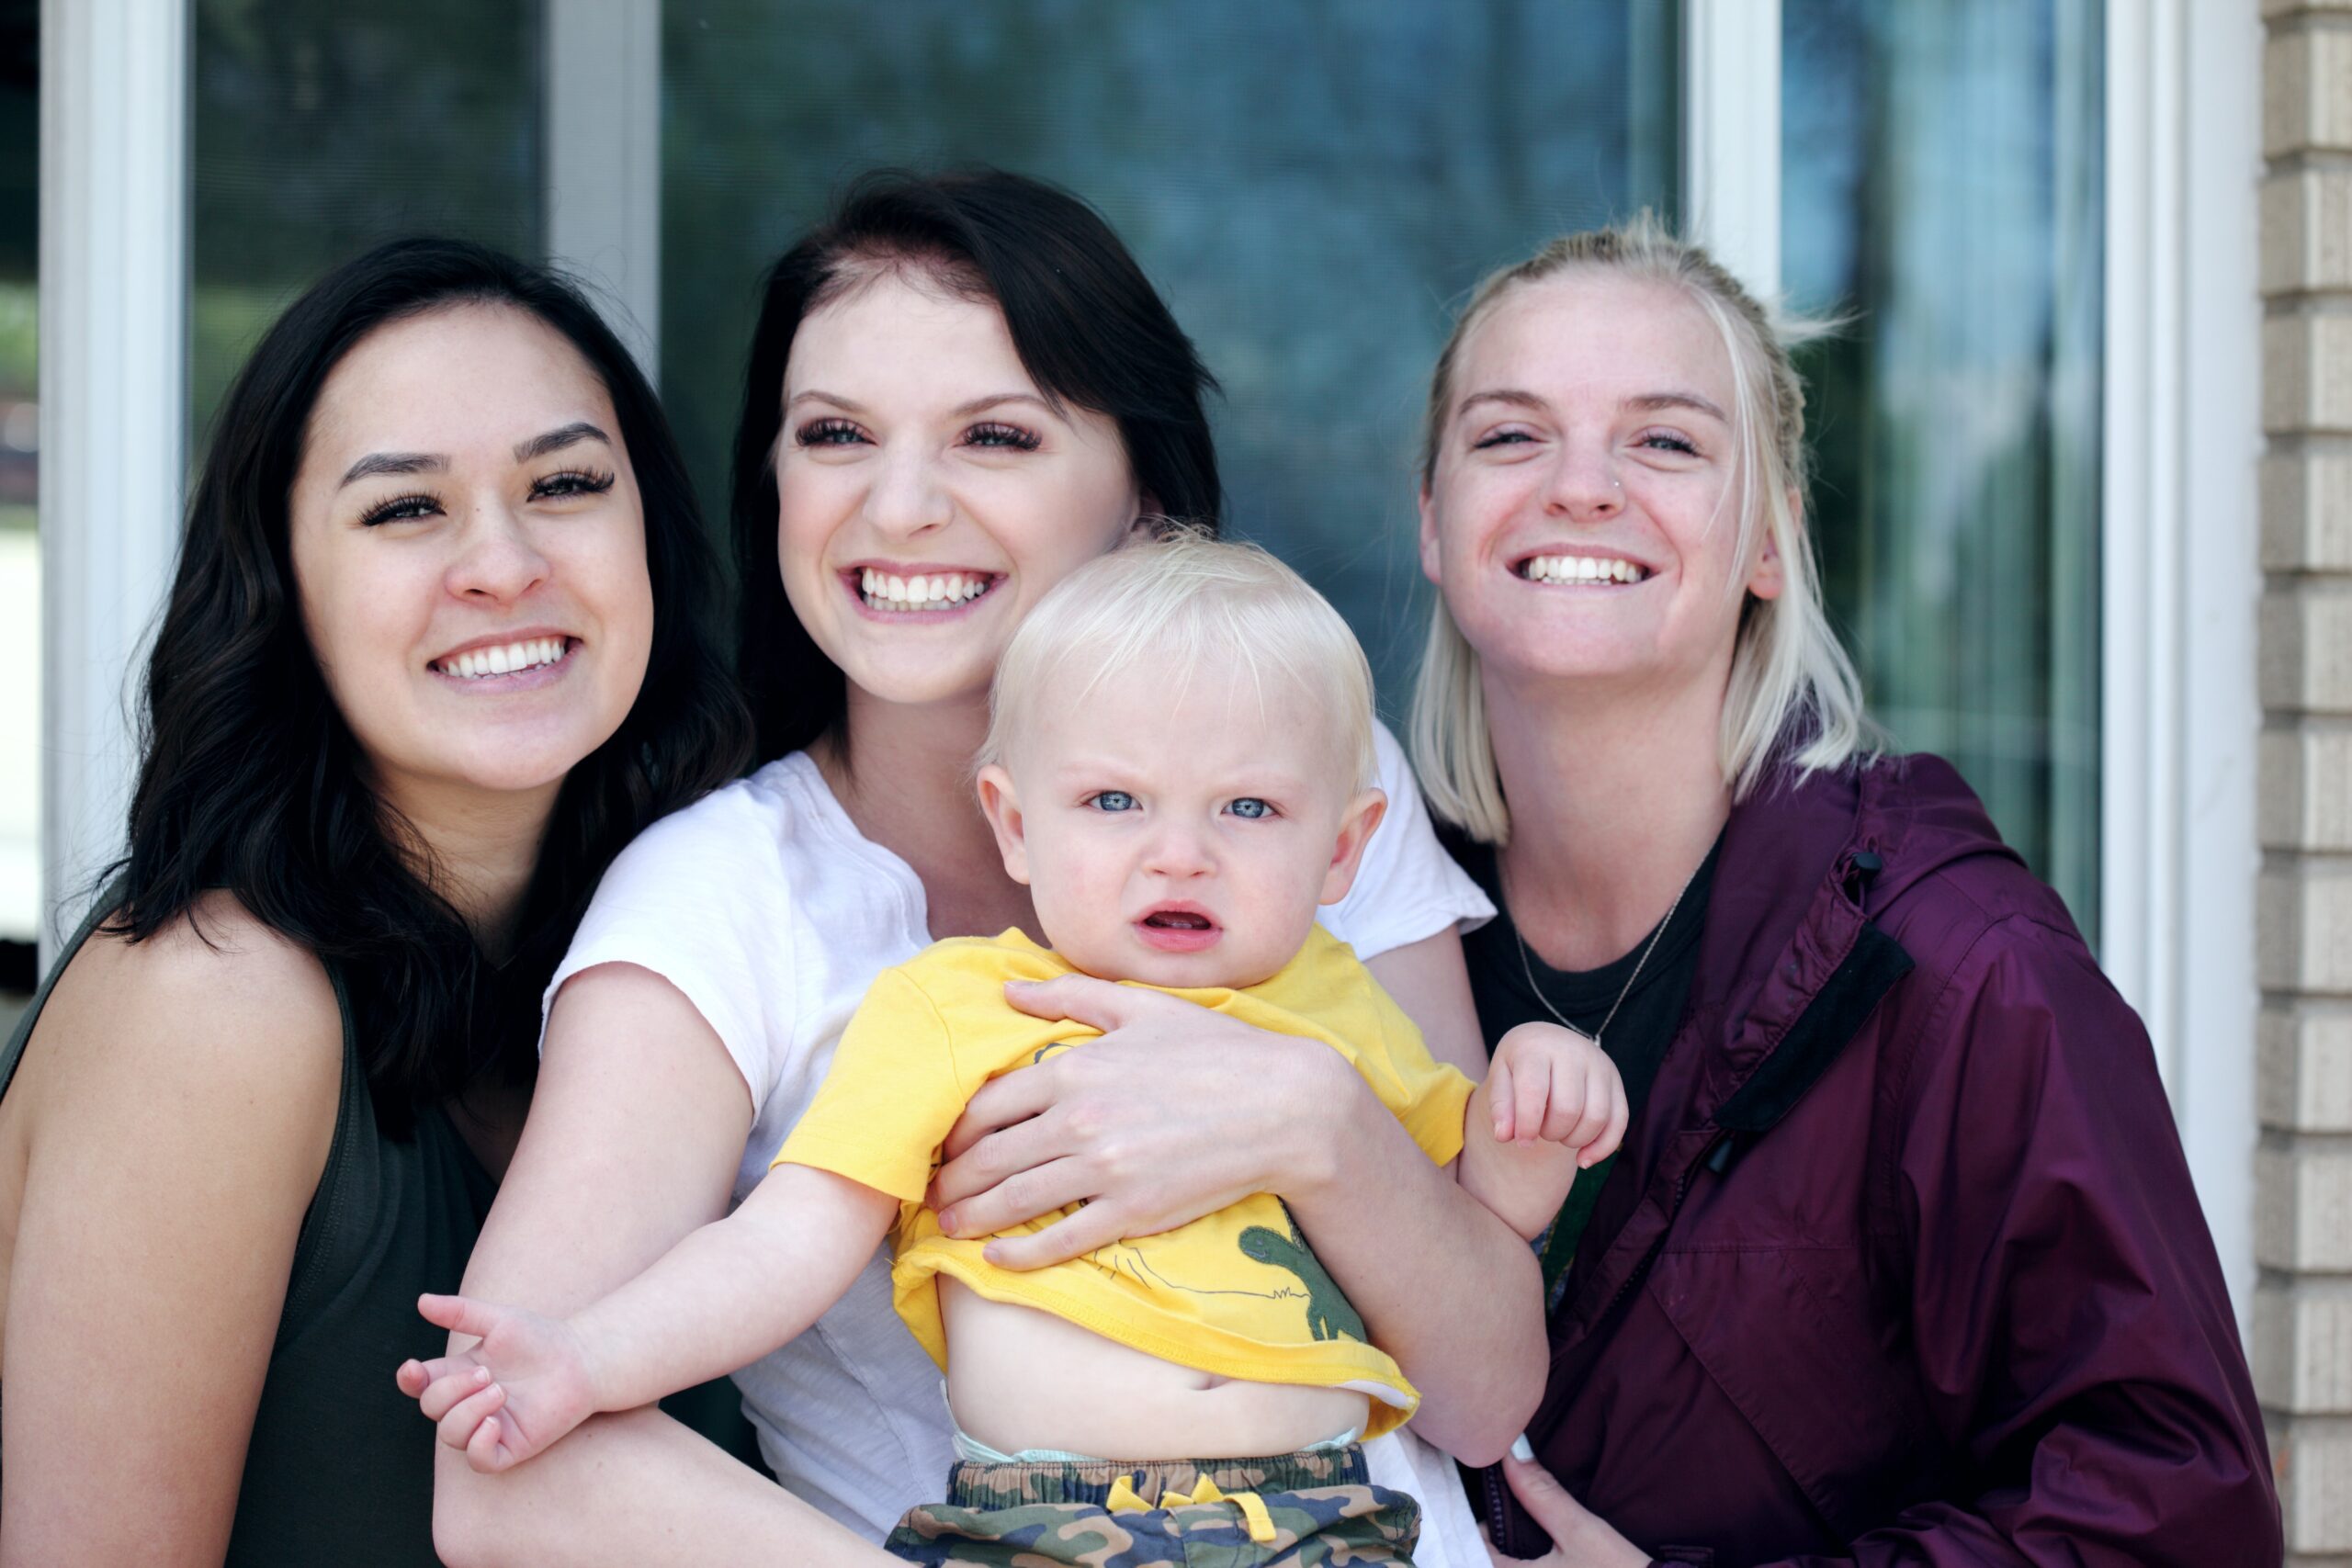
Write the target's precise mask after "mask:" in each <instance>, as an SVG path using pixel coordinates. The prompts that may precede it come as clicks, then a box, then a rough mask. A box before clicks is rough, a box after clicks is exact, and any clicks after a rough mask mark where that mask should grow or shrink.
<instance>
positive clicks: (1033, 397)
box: [784, 387, 1060, 419]
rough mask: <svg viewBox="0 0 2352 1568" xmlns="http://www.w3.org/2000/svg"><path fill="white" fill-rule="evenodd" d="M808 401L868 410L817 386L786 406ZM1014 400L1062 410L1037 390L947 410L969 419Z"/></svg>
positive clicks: (996, 395) (850, 410) (989, 397)
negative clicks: (1041, 395)
mask: <svg viewBox="0 0 2352 1568" xmlns="http://www.w3.org/2000/svg"><path fill="white" fill-rule="evenodd" d="M807 402H820V403H831V404H832V405H833V407H835V408H837V409H840V410H841V411H842V412H844V413H856V414H862V413H864V412H866V410H865V404H863V403H861V402H858V401H857V400H854V399H852V398H844V397H842V395H841V394H840V393H838V392H828V391H824V390H821V389H818V388H815V387H811V388H810V389H809V390H807V391H805V392H795V393H794V394H793V395H792V396H791V397H790V398H789V399H787V400H786V402H785V405H784V406H785V407H786V409H796V408H798V407H799V406H800V405H801V404H802V403H807ZM1012 402H1023V403H1035V404H1036V405H1037V406H1038V407H1039V408H1041V409H1044V410H1046V411H1047V412H1055V413H1057V412H1060V411H1059V410H1058V409H1056V408H1055V407H1054V404H1053V402H1052V401H1051V400H1049V399H1046V398H1041V397H1039V396H1037V394H1035V392H990V393H989V394H988V395H987V396H986V397H981V398H974V399H973V400H971V401H970V402H968V403H958V404H957V405H956V407H954V408H952V409H950V410H948V411H947V412H950V413H952V414H954V415H955V416H956V418H957V419H969V418H971V417H972V416H973V415H974V414H976V413H979V412H984V411H986V410H988V409H992V408H994V407H996V406H997V405H998V404H999V403H1012Z"/></svg>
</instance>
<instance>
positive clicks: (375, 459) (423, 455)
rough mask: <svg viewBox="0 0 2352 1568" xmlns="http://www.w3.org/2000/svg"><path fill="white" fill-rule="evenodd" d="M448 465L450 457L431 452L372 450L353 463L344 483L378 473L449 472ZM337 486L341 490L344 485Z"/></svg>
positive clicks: (344, 478)
mask: <svg viewBox="0 0 2352 1568" xmlns="http://www.w3.org/2000/svg"><path fill="white" fill-rule="evenodd" d="M448 467H449V459H448V458H447V457H439V456H437V455H435V454H433V453H429V452H370V453H368V456H366V457H362V458H360V459H359V461H357V462H356V463H354V464H352V465H351V468H350V469H349V470H348V471H347V472H345V475H344V476H343V484H344V485H347V484H350V483H351V482H352V481H354V480H355V479H369V478H372V477H373V476H375V475H377V474H438V473H444V472H447V469H448ZM335 488H336V489H337V490H341V489H342V488H343V485H337V486H335Z"/></svg>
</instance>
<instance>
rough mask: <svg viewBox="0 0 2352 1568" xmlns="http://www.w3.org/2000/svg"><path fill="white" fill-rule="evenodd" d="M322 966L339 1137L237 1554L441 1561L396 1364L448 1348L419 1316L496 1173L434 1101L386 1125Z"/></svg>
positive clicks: (69, 951)
mask: <svg viewBox="0 0 2352 1568" xmlns="http://www.w3.org/2000/svg"><path fill="white" fill-rule="evenodd" d="M112 905H113V900H112V899H111V898H110V897H109V898H101V899H100V900H99V901H98V908H99V909H100V910H105V909H108V908H112ZM96 922H97V917H96V915H93V916H92V918H91V919H89V920H87V921H85V922H84V924H83V927H82V929H81V930H80V931H77V932H75V933H74V940H73V942H71V943H69V944H68V945H67V947H66V949H65V951H64V953H63V954H62V956H61V957H60V959H59V961H58V963H57V964H56V966H55V967H54V968H53V969H52V970H51V972H50V976H49V978H48V979H47V980H46V981H45V982H43V984H42V986H41V988H40V992H39V993H38V994H37V995H36V996H35V997H34V998H33V1003H32V1006H31V1007H30V1008H28V1009H27V1010H26V1012H25V1015H24V1017H23V1018H22V1019H21V1020H19V1021H18V1022H17V1030H16V1032H15V1033H14V1034H13V1035H11V1036H10V1037H9V1040H8V1043H7V1047H6V1050H5V1051H0V1095H5V1094H6V1092H7V1086H8V1084H9V1082H10V1081H11V1080H12V1079H13V1078H14V1077H16V1071H17V1062H18V1061H19V1060H20V1059H21V1058H22V1057H23V1055H24V1050H25V1042H26V1041H27V1040H28V1038H30V1037H31V1034H32V1031H33V1023H34V1021H35V1020H37V1019H38V1018H39V1017H40V1010H41V1008H42V1006H43V1005H44V1004H46V1003H47V1001H48V1000H49V994H50V991H51V988H52V987H54V986H55V985H56V984H57V976H59V975H60V974H62V973H63V972H64V969H65V965H66V964H67V963H68V962H70V961H71V960H72V959H73V957H74V953H77V952H79V951H80V950H81V946H82V943H83V942H85V941H87V940H88V938H89V934H90V931H91V930H92V929H93V927H95V926H96ZM328 977H329V978H330V979H331V980H333V981H334V992H335V1001H336V1004H337V1006H338V1007H339V1008H340V1009H341V1010H342V1014H343V1089H342V1094H341V1097H340V1099H339V1100H338V1101H337V1104H336V1107H335V1119H334V1144H333V1145H332V1146H331V1147H330V1148H329V1150H328V1153H327V1163H326V1169H325V1171H324V1172H323V1173H322V1175H321V1176H320V1178H319V1188H318V1191H317V1192H316V1193H315V1194H313V1195H312V1197H311V1207H310V1212H309V1213H306V1214H305V1215H304V1216H303V1218H302V1232H301V1238H300V1241H299V1242H297V1243H296V1245H295V1249H294V1267H293V1270H292V1273H291V1274H290V1275H289V1276H288V1280H287V1287H286V1306H285V1311H284V1313H283V1314H282V1315H281V1316H280V1317H279V1319H278V1324H277V1342H276V1344H275V1345H274V1346H273V1348H272V1349H271V1352H270V1358H269V1372H268V1375H267V1377H266V1379H265V1380H264V1382H263V1383H262V1391H261V1406H260V1409H259V1411H258V1412H257V1413H256V1414H255V1416H254V1432H253V1441H252V1443H251V1444H250V1446H249V1447H248V1448H247V1450H246V1452H245V1474H244V1480H243V1484H242V1485H241V1487H240V1489H239V1491H238V1494H237V1517H236V1523H235V1525H234V1527H233V1528H232V1530H231V1532H230V1537H229V1555H228V1559H227V1561H228V1562H230V1563H231V1564H232V1565H243V1564H254V1565H255V1568H260V1565H263V1564H267V1565H269V1568H283V1565H286V1564H295V1563H322V1564H323V1563H334V1564H337V1565H339V1568H379V1565H380V1568H414V1565H417V1564H430V1563H435V1562H438V1561H439V1560H438V1559H437V1558H435V1556H434V1553H433V1450H434V1446H435V1438H434V1431H433V1426H432V1424H431V1423H430V1422H428V1421H426V1420H425V1419H424V1416H420V1415H419V1414H418V1413H417V1408H416V1402H415V1401H413V1400H411V1399H408V1398H405V1397H403V1396H402V1395H401V1392H400V1390H399V1389H397V1388H396V1387H394V1386H393V1383H392V1371H393V1369H394V1368H396V1367H398V1366H399V1365H400V1364H401V1361H402V1360H404V1359H407V1358H409V1357H411V1356H420V1357H423V1356H436V1355H439V1354H440V1353H441V1351H442V1349H443V1348H444V1336H443V1335H442V1332H441V1331H440V1330H439V1329H437V1328H435V1327H434V1326H433V1325H431V1324H428V1323H426V1322H425V1321H424V1319H423V1318H421V1317H419V1316H418V1315H417V1314H416V1298H417V1294H418V1292H423V1291H435V1292H452V1291H455V1290H456V1289H457V1288H458V1279H459V1276H460V1275H462V1274H463V1273H464V1271H465V1267H466V1258H467V1256H468V1255H469V1253H471V1252H472V1250H473V1245H474V1238H475V1237H476V1236H478V1235H481V1223H482V1217H483V1215H485V1214H487V1213H489V1212H490V1201H491V1198H492V1194H493V1192H494V1190H495V1184H494V1183H493V1182H492V1180H491V1179H490V1175H489V1173H488V1172H487V1171H485V1170H483V1169H482V1168H481V1162H480V1161H478V1160H477V1159H475V1158H474V1156H473V1151H472V1150H471V1149H469V1148H468V1147H467V1146H466V1144H465V1140H464V1139H463V1138H461V1137H459V1136H458V1131H457V1129H456V1128H455V1127H454V1126H452V1125H451V1124H450V1122H449V1119H448V1117H447V1114H446V1113H444V1112H443V1111H441V1110H440V1109H439V1108H438V1107H426V1108H424V1109H423V1110H421V1111H419V1112H418V1114H417V1118H416V1126H415V1130H414V1132H413V1134H411V1135H409V1136H408V1137H405V1138H398V1139H395V1138H388V1137H386V1136H384V1134H382V1133H381V1132H380V1131H379V1129H378V1127H377V1125H376V1113H375V1107H374V1104H373V1101H372V1100H371V1099H370V1097H369V1095H368V1078H367V1075H366V1074H365V1073H364V1072H363V1071H362V1070H361V1067H360V1054H359V1045H358V1036H357V1028H358V1025H357V1023H356V1021H355V1020H354V1019H353V1018H352V1016H351V1003H350V999H349V998H348V996H347V995H346V994H345V990H344V986H343V980H342V977H341V976H337V975H336V974H335V973H334V969H333V967H332V966H330V967H329V969H328ZM0 1462H5V1461H0Z"/></svg>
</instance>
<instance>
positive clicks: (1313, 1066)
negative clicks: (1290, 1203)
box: [931, 975, 1355, 1269]
mask: <svg viewBox="0 0 2352 1568" xmlns="http://www.w3.org/2000/svg"><path fill="white" fill-rule="evenodd" d="M1005 999H1006V1000H1008V1001H1010V1002H1011V1003H1012V1005H1013V1006H1014V1007H1016V1008H1019V1009H1020V1010H1022V1011H1023V1012H1026V1013H1030V1014H1032V1015H1033V1016H1035V1017H1038V1018H1048V1019H1069V1020H1072V1021H1076V1022H1080V1023H1084V1024H1088V1025H1090V1026H1091V1027H1093V1028H1095V1029H1099V1030H1101V1031H1102V1032H1103V1038H1102V1039H1101V1040H1098V1041H1096V1042H1094V1043H1091V1044H1090V1045H1088V1046H1087V1047H1086V1048H1085V1049H1084V1050H1082V1051H1063V1052H1060V1053H1058V1054H1057V1055H1052V1056H1049V1057H1047V1058H1046V1060H1044V1061H1042V1062H1040V1063H1038V1064H1037V1065H1036V1066H1031V1067H1024V1068H1023V1069H1022V1070H1021V1071H1020V1072H1017V1073H1007V1074H1005V1075H1004V1076H1003V1077H998V1078H994V1079H992V1080H990V1081H989V1082H988V1083H986V1084H984V1085H982V1086H981V1087H980V1089H979V1091H978V1093H977V1094H975V1095H973V1096H972V1098H971V1100H970V1101H969V1103H968V1104H967V1105H966V1107H965V1110H964V1116H963V1119H962V1120H961V1121H959V1122H956V1126H955V1128H954V1130H953V1131H952V1132H950V1133H949V1134H948V1136H947V1144H946V1147H945V1149H944V1154H945V1156H946V1163H945V1164H944V1166H942V1167H941V1168H940V1171H939V1175H938V1177H937V1178H936V1179H934V1180H933V1185H932V1194H931V1201H932V1206H933V1208H935V1209H937V1210H938V1211H939V1223H940V1225H941V1228H942V1229H944V1230H945V1231H946V1232H947V1233H948V1234H949V1235H956V1236H982V1235H995V1234H996V1233H997V1232H999V1231H1002V1230H1006V1229H1009V1228H1011V1227H1012V1226H1014V1225H1017V1224H1022V1223H1023V1222H1024V1221H1028V1220H1033V1219H1035V1218H1037V1217H1038V1216H1040V1215H1044V1214H1050V1213H1054V1212H1055V1211H1056V1210H1057V1209H1063V1208H1067V1207H1069V1205H1070V1204H1073V1203H1083V1204H1085V1205H1086V1207H1084V1208H1082V1209H1080V1210H1079V1211H1078V1212H1077V1213H1072V1214H1069V1215H1067V1216H1065V1217H1064V1218H1062V1219H1060V1220H1057V1221H1056V1222H1055V1223H1054V1224H1051V1225H1049V1226H1047V1227H1046V1228H1045V1229H1044V1230H1041V1231H1038V1232H1037V1233H1036V1234H1035V1235H1020V1236H998V1237H997V1239H996V1240H994V1241H991V1242H990V1243H989V1249H988V1256H989V1260H990V1261H991V1262H993V1263H996V1264H997V1265H998V1266H999V1267H1001V1268H1006V1269H1039V1268H1044V1267H1046V1265H1048V1264H1052V1263H1058V1262H1061V1261H1063V1260H1065V1259H1067V1258H1078V1257H1081V1256H1083V1255H1084V1254H1086V1253H1088V1252H1091V1251H1093V1250H1094V1249H1095V1248H1097V1247H1106V1246H1108V1245H1110V1244H1111V1243H1113V1242H1114V1241H1119V1240H1122V1239H1124V1238H1125V1237H1129V1236H1137V1235H1154V1234H1156V1233H1158V1232H1160V1231H1165V1230H1170V1229H1173V1228H1174V1227H1176V1226H1177V1225H1181V1224H1185V1223H1186V1222H1188V1221H1191V1220H1194V1219H1197V1218H1199V1217H1200V1216H1201V1215H1203V1214H1207V1213H1215V1212H1216V1211H1217V1210H1219V1209H1222V1208H1226V1207H1227V1206H1228V1205H1230V1204H1233V1203H1237V1202H1238V1201H1241V1200H1242V1199H1244V1198H1246V1197H1248V1196H1250V1194H1251V1193H1253V1192H1275V1193H1282V1192H1284V1191H1285V1190H1287V1187H1288V1185H1289V1183H1290V1182H1291V1181H1292V1180H1294V1179H1295V1176H1296V1173H1295V1172H1293V1171H1289V1170H1286V1169H1283V1168H1280V1167H1279V1166H1277V1165H1276V1163H1275V1162H1276V1161H1278V1160H1280V1159H1281V1158H1283V1157H1284V1156H1285V1155H1295V1154H1297V1153H1298V1152H1299V1151H1302V1150H1305V1151H1310V1152H1311V1151H1313V1150H1315V1149H1317V1148H1318V1147H1320V1146H1322V1145H1321V1144H1320V1142H1319V1141H1318V1140H1317V1138H1315V1137H1312V1136H1306V1137H1302V1136H1300V1135H1298V1134H1299V1125H1300V1122H1301V1120H1302V1119H1303V1118H1308V1119H1311V1118H1312V1117H1313V1116H1314V1115H1315V1114H1317V1111H1321V1110H1327V1109H1329V1107H1331V1106H1333V1105H1335V1104H1337V1103H1339V1102H1340V1100H1341V1099H1342V1097H1343V1090H1344V1089H1345V1087H1346V1086H1345V1085H1343V1084H1340V1083H1339V1082H1338V1081H1337V1078H1336V1074H1338V1073H1344V1074H1346V1075H1347V1076H1348V1077H1351V1078H1352V1077H1354V1076H1355V1075H1354V1069H1352V1068H1351V1067H1350V1066H1348V1065H1347V1063H1346V1061H1345V1060H1344V1059H1343V1058H1342V1057H1341V1056H1340V1055H1339V1053H1337V1052H1335V1051H1332V1050H1330V1049H1329V1048H1328V1047H1326V1046H1323V1045H1321V1044H1318V1043H1316V1042H1314V1041H1311V1040H1306V1039H1302V1038H1300V1037H1298V1036H1295V1035H1287V1034H1270V1033H1268V1032H1265V1031H1263V1030H1260V1029H1253V1028H1251V1027H1250V1026H1249V1025H1248V1024H1245V1023H1238V1022H1236V1021H1234V1020H1232V1019H1230V1018H1227V1016H1226V1015H1224V1014H1223V1013H1219V1012H1212V1011H1211V1010H1208V1009H1206V1008H1204V1007H1202V1006H1200V1005H1199V1004H1197V1003H1194V1002H1189V1001H1186V1000H1184V999H1183V998H1181V997H1171V996H1167V995H1165V994H1163V993H1160V992H1157V991H1147V990H1142V989H1138V988H1137V987H1133V986H1119V985H1114V984H1112V983H1111V982H1110V981H1108V980H1097V979H1091V978H1089V977H1087V976H1079V975H1073V976H1065V977H1063V978H1061V979H1057V980H1049V981H1045V982H1042V983H1039V984H1035V985H1022V984H1015V985H1011V986H1007V987H1005Z"/></svg>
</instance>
